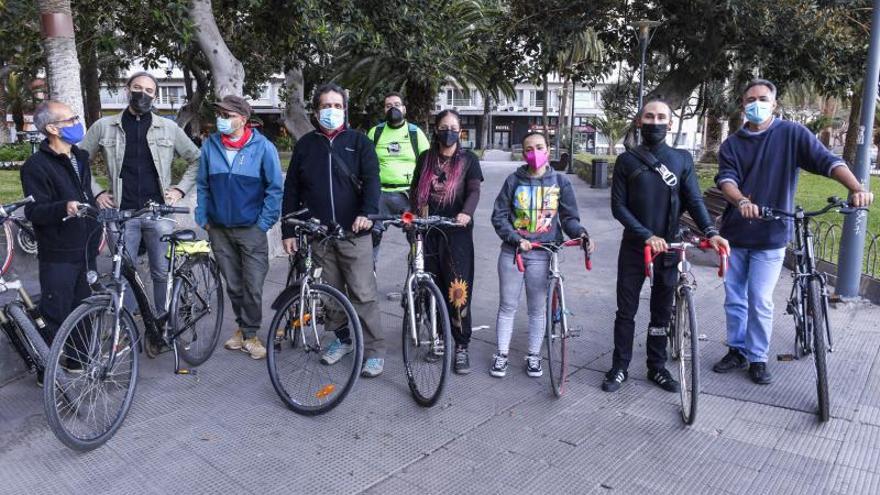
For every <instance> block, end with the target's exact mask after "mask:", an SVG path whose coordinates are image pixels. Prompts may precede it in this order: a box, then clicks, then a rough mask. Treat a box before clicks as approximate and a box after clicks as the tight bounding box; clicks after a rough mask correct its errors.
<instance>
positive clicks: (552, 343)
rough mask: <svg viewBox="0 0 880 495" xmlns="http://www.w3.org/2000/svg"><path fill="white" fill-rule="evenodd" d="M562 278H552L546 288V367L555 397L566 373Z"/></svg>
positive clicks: (560, 390)
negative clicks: (548, 370)
mask: <svg viewBox="0 0 880 495" xmlns="http://www.w3.org/2000/svg"><path fill="white" fill-rule="evenodd" d="M562 290H563V289H562V280H560V279H558V278H554V279H552V280H551V281H550V287H548V288H547V308H546V311H547V314H546V322H545V325H546V327H547V331H546V334H545V338H546V340H547V367H548V368H549V369H550V388H551V389H552V390H553V394H554V395H556V397H562V394H564V393H565V380H566V378H567V373H568V339H569V332H568V319H567V318H566V317H565V306H564V303H563V294H562Z"/></svg>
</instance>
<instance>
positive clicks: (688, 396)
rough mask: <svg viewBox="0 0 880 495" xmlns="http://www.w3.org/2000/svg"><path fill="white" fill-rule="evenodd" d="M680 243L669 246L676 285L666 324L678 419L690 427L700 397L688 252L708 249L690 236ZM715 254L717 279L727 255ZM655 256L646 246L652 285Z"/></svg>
mask: <svg viewBox="0 0 880 495" xmlns="http://www.w3.org/2000/svg"><path fill="white" fill-rule="evenodd" d="M683 239H684V240H683V241H682V242H673V243H670V244H669V250H670V251H673V252H675V253H677V254H678V265H677V268H678V282H677V283H676V285H675V298H674V300H673V303H672V319H671V320H670V322H669V329H668V334H667V335H668V336H669V345H670V348H671V352H670V357H671V358H672V360H673V361H675V363H676V364H677V367H678V378H679V382H680V383H681V389H680V390H681V392H680V394H681V419H682V420H683V421H684V422H685V424H689V425H691V424H693V423H694V421H695V420H696V417H697V400H698V398H699V395H700V339H699V337H700V333H699V331H698V327H697V313H696V310H695V308H694V302H693V299H694V292H695V291H696V290H697V281H696V279H695V278H694V275H693V273H691V263H690V262H689V261H688V259H687V250H688V249H690V248H698V249H700V250H704V249H708V248H711V247H712V245H711V244H710V243H709V240H708V239H706V238H702V237H698V236H695V235H693V234H691V233H685V234H684V235H683ZM717 252H718V257H719V266H718V276H719V277H721V278H724V275H725V273H727V263H728V257H729V253H728V252H727V250H726V249H724V248H721V249H720V250H718V251H717ZM660 254H661V253H657V254H654V252H653V250H652V249H651V246H645V276H646V277H648V278H649V279H650V280H651V285H654V258H656V257H657V256H658V255H660Z"/></svg>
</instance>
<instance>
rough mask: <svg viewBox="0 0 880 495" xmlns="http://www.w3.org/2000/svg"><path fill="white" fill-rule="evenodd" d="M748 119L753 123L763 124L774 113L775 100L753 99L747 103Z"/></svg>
mask: <svg viewBox="0 0 880 495" xmlns="http://www.w3.org/2000/svg"><path fill="white" fill-rule="evenodd" d="M745 111H746V119H748V121H749V122H751V123H752V124H755V125H758V124H763V123H764V122H766V121H767V119H769V118H770V116H771V115H773V102H770V101H760V100H758V101H753V102H751V103H749V104H748V105H746V108H745Z"/></svg>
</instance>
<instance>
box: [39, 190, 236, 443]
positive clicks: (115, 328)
mask: <svg viewBox="0 0 880 495" xmlns="http://www.w3.org/2000/svg"><path fill="white" fill-rule="evenodd" d="M188 212H189V208H182V207H174V206H166V205H157V204H148V205H147V207H145V208H143V209H140V210H137V211H134V212H132V211H121V210H115V209H102V210H98V209H96V208H94V207H91V206H88V205H81V206H80V209H79V214H78V216H83V217H89V218H93V219H95V220H96V221H97V222H98V223H99V224H102V225H104V226H105V227H107V226H112V227H113V228H114V230H115V231H116V232H124V225H125V223H126V222H128V221H129V220H131V219H134V218H139V217H143V216H152V217H154V218H161V217H163V216H166V215H171V214H177V213H188ZM113 237H115V240H114V244H115V248H114V249H113V269H112V272H111V273H110V274H109V277H106V280H101V279H100V278H99V276H98V274H97V272H95V271H89V272H88V275H87V276H88V279H89V280H88V281H89V283H90V284H91V285H92V288H93V291H94V294H93V295H92V296H90V297H88V298H86V299H85V300H84V301H83V302H82V303H81V304H80V305H79V306H77V307H76V308H75V309H74V310H73V311H72V312H71V314H70V315H69V316H68V317H67V318H66V319H65V320H64V322H63V323H62V324H61V326H60V327H59V329H58V332H57V335H56V336H55V339H54V341H53V343H52V348H51V349H50V352H49V359H48V360H47V366H46V377H47V379H46V384H47V386H46V387H45V388H44V397H43V398H44V407H45V410H46V417H47V419H48V421H49V426H50V427H51V428H52V431H53V432H54V433H55V435H56V436H57V437H58V439H59V440H61V442H63V443H64V444H65V445H67V446H68V447H70V448H72V449H74V450H80V451H87V450H92V449H94V448H97V447H99V446H101V445H102V444H104V443H105V442H106V441H107V440H109V439H110V438H111V437H112V436H113V434H114V433H116V431H117V430H118V429H119V427H120V426H121V425H122V422H123V421H124V420H125V416H126V414H127V413H128V410H129V408H130V407H131V401H132V398H133V397H134V392H135V386H136V384H137V373H138V352H137V351H138V350H139V349H140V347H141V346H142V347H143V349H144V351H146V352H147V355H148V356H151V357H152V356H155V355H156V354H158V353H159V352H160V350H161V348H162V347H163V346H169V347H171V349H172V350H173V351H174V364H175V373H177V374H191V373H194V370H189V369H185V368H182V367H181V366H180V359H181V358H182V359H183V360H184V361H186V362H187V363H189V364H191V365H192V366H197V365H199V364H201V363H203V362H204V361H206V360H207V359H208V358H209V357H210V356H211V354H212V353H213V352H214V348H215V347H216V345H217V341H218V340H219V338H220V329H221V326H222V322H223V291H222V285H221V281H220V274H219V270H218V268H217V265H216V263H215V262H214V260H213V259H211V257H210V256H209V255H208V252H207V251H208V250H207V246H206V243H205V241H201V242H202V243H204V244H205V245H204V246H200V245H199V244H198V242H197V241H195V233H194V232H193V231H191V230H182V231H176V232H173V233H171V234H168V235H166V236H164V237H163V238H162V240H163V241H165V242H169V244H170V249H169V256H168V262H169V274H170V275H171V276H170V277H169V281H168V284H169V288H170V292H171V294H172V297H171V298H170V302H169V303H168V309H167V311H164V312H163V313H161V314H158V313H157V312H156V311H154V310H153V308H152V306H151V304H150V301H149V298H148V297H147V293H146V291H145V290H144V286H143V283H142V282H141V280H140V276H139V275H138V273H137V271H136V270H135V267H134V263H132V261H131V258H130V257H129V255H128V253H127V252H126V249H125V239H124V237H123V236H122V235H115V236H113ZM129 291H131V292H132V294H133V295H134V298H135V300H136V301H137V303H138V307H139V309H140V314H141V317H142V318H143V323H144V327H145V330H144V338H143V339H140V338H139V333H138V328H137V326H136V325H135V322H134V319H133V318H132V315H131V314H130V313H129V311H128V310H127V309H126V308H125V298H126V297H127V296H128V292H129ZM157 311H158V310H157Z"/></svg>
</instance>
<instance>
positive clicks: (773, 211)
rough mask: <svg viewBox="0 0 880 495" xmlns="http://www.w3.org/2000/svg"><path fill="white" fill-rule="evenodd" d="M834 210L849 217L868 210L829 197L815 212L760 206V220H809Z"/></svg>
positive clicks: (834, 197)
mask: <svg viewBox="0 0 880 495" xmlns="http://www.w3.org/2000/svg"><path fill="white" fill-rule="evenodd" d="M834 209H837V211H838V213H841V214H844V215H849V214H850V213H855V212H857V211H868V208H865V207H855V206H850V204H849V203H847V202H846V201H844V200H842V199H840V198H838V197H836V196H831V197H830V198H828V205H826V206H825V207H824V208H822V209H819V210H815V211H803V209H802V208H800V207H798V209H797V210H795V211H786V210H780V209H778V208H771V207H769V206H762V207H761V218H763V219H765V220H778V219H780V218H782V217H787V218H797V217H799V216H801V215H803V217H804V218H811V217H818V216H820V215H824V214H826V213H828V212H829V211H831V210H834Z"/></svg>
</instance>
